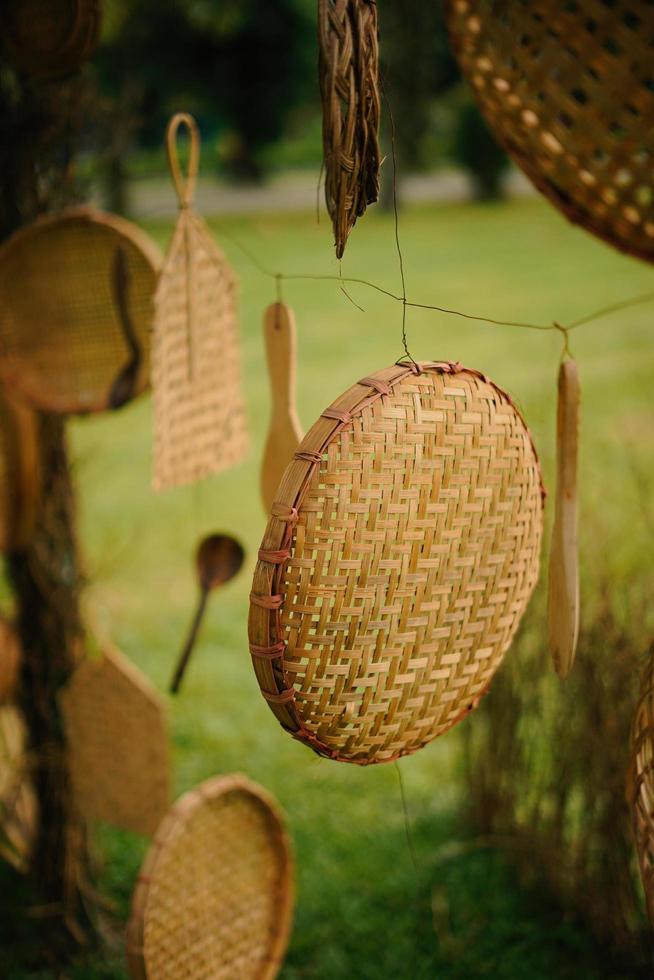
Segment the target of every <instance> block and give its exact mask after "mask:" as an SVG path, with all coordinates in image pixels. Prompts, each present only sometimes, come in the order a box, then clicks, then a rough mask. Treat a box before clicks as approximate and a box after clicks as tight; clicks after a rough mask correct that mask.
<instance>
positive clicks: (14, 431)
mask: <svg viewBox="0 0 654 980" xmlns="http://www.w3.org/2000/svg"><path fill="white" fill-rule="evenodd" d="M40 495H41V476H40V467H39V450H38V421H37V417H36V415H35V413H34V412H33V411H32V409H31V408H29V406H27V405H25V404H23V403H22V402H20V401H18V400H17V399H15V398H13V397H12V396H11V395H10V394H9V393H8V392H6V391H3V390H2V389H1V388H0V551H1V552H9V551H19V550H21V549H22V548H25V547H26V546H27V545H28V544H29V541H30V538H31V536H32V531H33V530H34V524H35V521H36V514H37V509H38V503H39V498H40Z"/></svg>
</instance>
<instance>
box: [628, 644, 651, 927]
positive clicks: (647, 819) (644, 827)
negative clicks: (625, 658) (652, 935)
mask: <svg viewBox="0 0 654 980" xmlns="http://www.w3.org/2000/svg"><path fill="white" fill-rule="evenodd" d="M629 776H630V778H629V785H628V796H629V803H630V805H631V813H632V819H633V826H634V834H635V838H636V848H637V851H638V860H639V862H640V872H641V877H642V881H643V889H644V891H645V899H646V904H647V914H648V915H649V920H650V923H651V925H652V928H654V658H652V659H651V660H650V662H649V664H648V665H647V667H646V668H645V671H644V673H643V677H642V681H641V688H640V698H639V700H638V705H637V708H636V713H635V715H634V721H633V727H632V733H631V765H630V772H629Z"/></svg>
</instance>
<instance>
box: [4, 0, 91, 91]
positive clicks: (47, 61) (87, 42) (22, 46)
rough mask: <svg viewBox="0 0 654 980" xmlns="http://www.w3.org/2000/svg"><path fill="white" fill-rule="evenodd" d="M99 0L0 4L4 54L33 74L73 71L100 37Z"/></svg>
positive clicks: (62, 74) (32, 0) (25, 0)
mask: <svg viewBox="0 0 654 980" xmlns="http://www.w3.org/2000/svg"><path fill="white" fill-rule="evenodd" d="M100 21H101V17H100V3H99V0H19V2H16V3H12V2H5V3H2V4H0V38H1V43H2V47H3V50H4V53H5V54H6V56H7V58H8V59H9V60H10V61H11V62H12V64H14V65H15V66H16V68H18V69H19V70H21V71H24V72H25V73H26V74H28V75H31V76H32V77H33V78H63V77H65V76H66V75H72V74H74V72H76V71H77V70H78V69H79V68H80V67H81V66H82V65H83V64H84V62H85V61H88V59H89V58H90V57H91V55H92V54H93V51H94V50H95V47H96V45H97V43H98V41H99V39H100Z"/></svg>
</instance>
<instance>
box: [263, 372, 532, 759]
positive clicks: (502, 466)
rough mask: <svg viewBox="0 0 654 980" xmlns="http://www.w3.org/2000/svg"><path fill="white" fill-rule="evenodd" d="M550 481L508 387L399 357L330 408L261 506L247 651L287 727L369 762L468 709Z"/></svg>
mask: <svg viewBox="0 0 654 980" xmlns="http://www.w3.org/2000/svg"><path fill="white" fill-rule="evenodd" d="M542 510H543V490H542V485H541V477H540V467H539V463H538V458H537V455H536V451H535V449H534V447H533V444H532V442H531V439H530V436H529V432H528V430H527V428H526V426H525V424H524V422H523V420H522V418H521V416H520V415H519V413H518V411H517V410H516V408H515V407H514V405H513V403H512V402H511V400H510V398H509V396H508V395H506V394H505V393H504V392H503V391H501V389H499V388H498V387H497V386H496V385H494V384H493V383H492V382H490V381H488V380H487V379H486V378H485V377H484V376H483V375H482V374H479V372H476V371H470V370H468V369H466V368H463V367H461V366H460V365H459V364H450V363H447V362H431V363H426V364H422V365H420V366H417V365H416V364H415V363H413V362H411V363H402V364H398V365H394V366H393V367H390V368H387V369H386V370H383V371H379V372H378V373H377V374H374V375H371V376H370V377H366V378H363V380H362V381H360V382H358V383H357V384H356V385H354V386H353V387H352V388H350V389H349V390H348V391H347V392H346V393H345V394H344V395H342V396H341V397H340V398H338V399H337V400H336V401H335V402H334V403H333V405H331V406H330V408H328V409H326V410H325V411H324V412H323V413H322V415H321V417H320V418H319V419H318V421H317V422H316V424H315V425H314V426H313V428H311V429H310V430H309V432H308V433H307V435H306V436H305V437H304V439H303V440H302V442H301V443H300V447H299V449H298V450H297V452H296V453H295V457H294V460H293V461H292V462H291V463H290V464H289V466H288V468H287V470H286V472H285V474H284V476H283V478H282V482H281V484H280V486H279V488H278V490H277V495H276V499H275V502H274V503H273V506H272V508H271V515H272V516H271V518H270V521H269V523H268V527H267V529H266V533H265V535H264V539H263V543H262V547H261V550H260V551H259V562H258V564H257V567H256V570H255V574H254V583H253V587H252V594H251V597H250V599H251V605H250V622H249V634H250V651H251V654H252V662H253V665H254V669H255V672H256V675H257V678H258V681H259V685H260V687H261V691H262V693H263V696H264V698H265V699H266V700H267V701H268V703H269V704H270V707H271V709H272V710H273V712H274V713H275V715H276V716H277V718H278V719H279V721H280V722H281V724H282V725H283V727H284V728H286V729H287V730H288V731H289V732H291V733H292V734H293V735H294V736H295V737H296V738H298V739H299V740H300V741H303V742H305V743H306V744H308V745H309V746H311V748H313V749H314V750H315V751H316V752H318V753H319V754H321V755H325V756H328V757H330V758H333V759H338V760H341V761H346V762H356V763H359V764H362V765H366V764H368V763H374V762H387V761H389V760H392V759H396V758H397V757H399V756H402V755H407V754H408V753H410V752H414V751H415V750H416V749H419V748H421V746H423V745H425V744H426V743H427V742H429V741H431V739H433V738H435V737H436V736H437V735H440V734H441V733H442V732H444V731H446V730H447V729H448V728H449V727H451V726H452V725H453V724H455V722H457V721H458V720H459V719H460V718H462V717H463V716H464V715H466V714H467V713H468V711H470V710H471V709H472V708H474V707H475V706H476V704H477V702H478V701H479V699H480V698H481V696H482V695H483V694H484V692H485V691H486V689H487V688H488V685H489V683H490V680H491V678H492V676H493V674H494V673H495V671H496V669H497V667H498V666H499V664H500V662H501V660H502V658H503V657H504V654H505V652H506V650H507V648H508V646H509V644H510V642H511V639H512V637H513V634H514V633H515V630H516V628H517V626H518V623H519V621H520V618H521V616H522V613H523V612H524V609H525V607H526V605H527V601H528V599H529V596H530V594H531V592H532V589H533V587H534V585H535V582H536V579H537V576H538V561H539V549H540V539H541V532H542Z"/></svg>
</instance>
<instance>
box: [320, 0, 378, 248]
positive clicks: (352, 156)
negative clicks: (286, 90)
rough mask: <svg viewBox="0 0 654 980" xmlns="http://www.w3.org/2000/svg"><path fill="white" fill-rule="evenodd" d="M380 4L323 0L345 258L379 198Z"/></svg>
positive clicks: (326, 96)
mask: <svg viewBox="0 0 654 980" xmlns="http://www.w3.org/2000/svg"><path fill="white" fill-rule="evenodd" d="M377 33H378V27H377V4H376V2H375V0H318V41H319V62H318V74H319V81H320V94H321V97H322V106H323V154H324V171H325V201H326V204H327V211H328V213H329V216H330V218H331V220H332V225H333V229H334V242H335V246H336V256H337V258H339V259H340V258H341V256H342V255H343V252H344V250H345V244H346V242H347V239H348V235H349V234H350V232H351V231H352V228H353V227H354V224H355V222H356V220H357V218H360V217H361V215H362V214H363V213H364V212H365V210H366V207H367V206H368V205H369V204H374V202H375V201H376V200H377V198H378V197H379V167H380V151H379V120H380V96H379V42H378V36H377Z"/></svg>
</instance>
